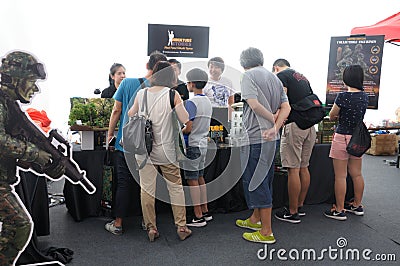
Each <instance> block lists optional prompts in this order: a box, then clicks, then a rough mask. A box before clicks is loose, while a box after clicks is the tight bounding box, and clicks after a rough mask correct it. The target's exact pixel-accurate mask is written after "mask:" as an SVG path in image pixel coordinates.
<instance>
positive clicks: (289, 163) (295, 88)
mask: <svg viewBox="0 0 400 266" xmlns="http://www.w3.org/2000/svg"><path fill="white" fill-rule="evenodd" d="M273 72H274V73H276V74H277V76H278V78H279V79H280V80H281V81H282V84H283V87H284V90H285V92H286V94H287V96H288V99H289V103H290V104H294V103H296V102H298V101H299V100H302V99H303V98H305V97H306V96H308V95H310V94H312V93H313V92H312V89H311V86H310V82H309V81H308V80H307V78H306V77H305V76H303V75H302V74H300V73H299V72H296V71H295V70H293V69H291V68H290V64H289V62H288V61H287V60H285V59H278V60H276V61H275V62H274V64H273ZM291 112H294V110H293V109H292V110H291ZM315 139H316V132H315V128H314V126H311V127H310V128H307V129H304V130H303V129H301V128H299V127H298V126H297V124H296V123H294V122H290V114H289V121H288V122H287V123H286V125H285V126H284V127H283V130H282V137H281V147H280V153H281V162H282V166H283V167H285V168H287V169H288V194H289V208H284V209H283V210H282V211H278V212H276V214H275V217H276V218H277V219H279V220H282V221H285V222H290V223H300V222H301V220H300V216H305V212H304V211H303V210H302V207H303V204H304V200H305V198H306V196H307V191H308V187H309V186H310V172H309V171H308V165H309V161H310V157H311V152H312V149H313V147H314V144H315Z"/></svg>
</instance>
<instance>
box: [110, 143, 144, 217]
mask: <svg viewBox="0 0 400 266" xmlns="http://www.w3.org/2000/svg"><path fill="white" fill-rule="evenodd" d="M114 156H115V157H114V168H115V173H116V176H117V178H116V181H117V182H116V183H117V184H116V191H115V196H114V201H115V203H114V206H113V214H114V216H115V217H120V218H123V217H127V216H130V215H140V214H141V204H140V186H139V184H138V183H137V182H136V181H135V179H134V177H133V176H132V174H131V171H130V170H129V168H128V165H127V164H126V160H125V156H124V153H123V152H121V151H118V150H116V151H115V152H114ZM133 174H134V175H135V176H136V180H139V172H138V171H137V170H134V172H133Z"/></svg>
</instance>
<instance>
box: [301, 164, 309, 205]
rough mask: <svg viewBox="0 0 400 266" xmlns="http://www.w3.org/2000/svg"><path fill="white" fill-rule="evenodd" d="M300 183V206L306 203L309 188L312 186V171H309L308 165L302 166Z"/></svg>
mask: <svg viewBox="0 0 400 266" xmlns="http://www.w3.org/2000/svg"><path fill="white" fill-rule="evenodd" d="M300 183H301V190H300V195H299V202H298V206H303V205H304V200H305V199H306V196H307V192H308V188H309V187H310V171H308V167H302V168H300Z"/></svg>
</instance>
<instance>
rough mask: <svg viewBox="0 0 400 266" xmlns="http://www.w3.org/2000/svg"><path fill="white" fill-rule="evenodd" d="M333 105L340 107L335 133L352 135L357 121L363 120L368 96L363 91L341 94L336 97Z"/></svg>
mask: <svg viewBox="0 0 400 266" xmlns="http://www.w3.org/2000/svg"><path fill="white" fill-rule="evenodd" d="M335 103H336V105H337V106H339V107H340V111H339V123H338V127H337V128H336V133H339V134H345V135H353V130H354V128H355V126H356V125H357V123H358V121H360V120H363V119H364V115H365V111H366V110H367V107H368V94H367V93H365V92H364V91H360V92H347V91H346V92H341V93H339V94H338V95H337V96H336V99H335Z"/></svg>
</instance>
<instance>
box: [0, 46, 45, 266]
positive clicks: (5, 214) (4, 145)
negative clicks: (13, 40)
mask: <svg viewBox="0 0 400 266" xmlns="http://www.w3.org/2000/svg"><path fill="white" fill-rule="evenodd" d="M14 53H15V52H14ZM3 64H4V60H3ZM0 70H2V69H0ZM1 73H2V79H1V81H2V82H1V87H0V233H1V234H0V265H1V266H2V265H7V266H9V265H12V264H13V261H14V260H15V259H16V258H17V257H18V254H19V252H20V251H22V249H23V248H24V246H25V244H26V243H27V242H28V241H29V238H30V235H31V231H32V230H33V224H32V223H31V218H30V216H29V214H28V213H27V212H26V211H25V208H24V207H23V205H22V204H21V202H20V201H19V197H18V196H17V194H16V193H15V192H14V191H13V188H12V185H13V184H14V183H15V182H16V181H17V177H16V166H17V165H16V163H17V160H19V161H24V162H33V161H35V160H36V159H37V158H38V156H39V149H38V147H37V146H36V145H34V144H32V143H29V142H28V141H25V140H21V139H18V138H16V137H14V136H11V135H10V132H9V128H10V124H12V123H18V121H13V119H14V120H15V117H12V116H10V112H9V108H8V106H9V105H10V104H15V100H13V99H12V98H10V97H8V94H7V90H8V88H7V87H6V86H3V85H4V83H5V82H4V79H5V78H4V77H3V74H4V72H1Z"/></svg>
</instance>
